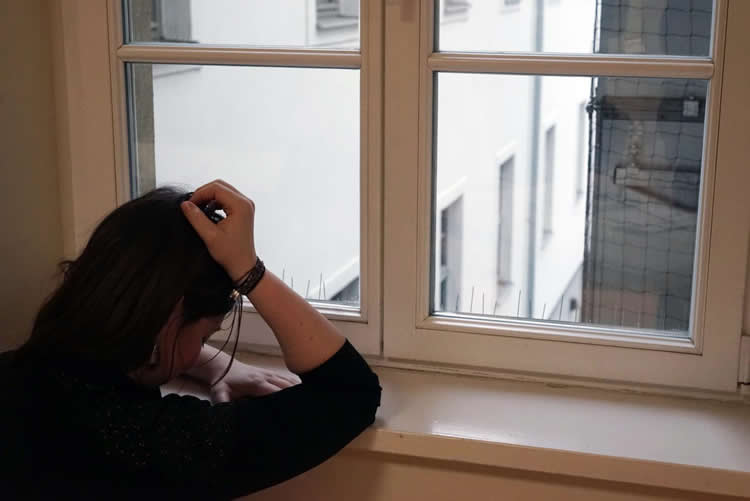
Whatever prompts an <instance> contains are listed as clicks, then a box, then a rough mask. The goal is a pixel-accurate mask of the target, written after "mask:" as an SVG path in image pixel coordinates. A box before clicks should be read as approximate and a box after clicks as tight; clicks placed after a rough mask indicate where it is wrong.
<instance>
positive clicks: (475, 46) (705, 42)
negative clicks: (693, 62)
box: [435, 0, 713, 57]
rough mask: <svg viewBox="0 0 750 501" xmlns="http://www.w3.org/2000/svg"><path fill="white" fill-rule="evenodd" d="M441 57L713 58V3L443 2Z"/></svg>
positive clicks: (595, 0)
mask: <svg viewBox="0 0 750 501" xmlns="http://www.w3.org/2000/svg"><path fill="white" fill-rule="evenodd" d="M435 6H436V9H437V11H436V12H437V15H436V19H437V30H438V31H437V32H438V37H437V43H438V47H439V50H441V51H466V52H551V53H573V54H591V53H599V54H651V55H670V56H702V57H707V56H708V55H709V54H710V52H709V50H710V46H711V25H712V16H713V10H712V8H713V0H659V1H650V0H649V1H645V0H496V1H481V0H471V1H469V0H436V3H435Z"/></svg>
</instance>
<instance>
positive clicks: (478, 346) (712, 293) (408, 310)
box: [383, 0, 750, 393]
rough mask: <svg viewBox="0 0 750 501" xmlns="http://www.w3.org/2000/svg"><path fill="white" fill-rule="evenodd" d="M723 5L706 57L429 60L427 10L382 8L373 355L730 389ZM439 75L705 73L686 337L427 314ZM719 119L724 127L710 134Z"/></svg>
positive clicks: (743, 202) (722, 1) (742, 256)
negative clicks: (379, 290) (381, 181)
mask: <svg viewBox="0 0 750 501" xmlns="http://www.w3.org/2000/svg"><path fill="white" fill-rule="evenodd" d="M728 7H729V2H728V1H726V0H717V1H716V6H715V9H716V10H715V16H714V18H715V19H714V33H715V36H714V37H715V38H714V43H713V44H712V47H713V49H712V50H713V52H712V56H711V57H710V58H695V59H693V58H690V59H687V58H669V57H651V56H647V57H632V56H630V57H629V56H619V55H611V56H610V55H581V56H561V55H556V54H532V55H529V54H519V55H513V54H497V55H490V54H472V53H441V52H433V47H434V40H435V38H434V22H433V20H434V18H433V16H434V14H435V12H434V9H433V2H432V1H430V0H420V2H418V3H417V2H393V3H388V4H387V5H386V12H385V23H386V29H387V32H388V36H387V37H386V40H385V42H386V48H385V51H386V56H387V57H389V59H388V68H389V70H390V71H389V72H387V73H386V94H385V101H384V102H385V117H386V120H385V154H384V158H385V187H384V192H385V193H387V194H388V201H389V203H388V204H386V205H385V207H384V209H385V219H384V225H385V226H384V227H385V234H386V235H387V236H388V238H387V239H386V240H385V241H384V244H385V246H384V270H385V282H384V283H385V287H384V333H383V335H384V348H385V352H384V354H385V356H386V357H389V358H392V359H399V360H413V361H418V362H420V363H424V364H428V365H429V364H450V365H451V366H465V367H479V368H483V369H485V370H491V371H496V373H497V372H499V373H500V374H505V375H506V376H510V377H524V376H523V375H526V376H527V377H529V378H533V377H537V376H541V377H542V378H545V377H547V378H552V379H556V380H560V379H563V380H570V381H578V382H581V381H587V380H592V379H594V380H599V381H606V382H611V383H612V384H615V385H617V384H626V385H636V386H641V387H642V386H644V385H646V386H654V387H671V388H676V389H680V390H688V391H690V390H700V391H715V392H729V393H736V392H737V381H738V356H739V342H740V333H741V328H742V310H743V294H742V291H743V289H744V277H745V269H746V266H747V251H748V245H747V239H740V238H738V237H737V236H738V235H747V234H748V229H749V228H750V218H749V217H748V215H749V214H750V204H749V203H748V201H747V198H746V197H745V195H743V194H742V190H739V189H738V188H737V184H741V185H745V186H747V185H748V179H749V176H748V174H747V172H746V169H745V170H744V171H743V167H742V162H741V161H740V160H739V159H742V158H744V156H745V155H743V154H742V153H741V150H742V141H743V140H742V139H741V138H740V137H739V135H738V134H736V133H735V132H734V131H731V130H728V129H729V128H731V126H730V125H729V124H730V123H731V122H730V121H731V120H736V118H732V116H731V114H732V113H733V109H732V107H734V109H736V108H737V102H736V101H735V102H734V104H733V105H731V106H729V105H727V102H728V99H727V95H726V94H727V88H723V87H724V82H723V76H724V70H725V67H724V56H725V54H724V51H723V48H724V45H725V42H726V38H725V37H726V27H727V18H728V14H727V11H728ZM733 36H734V37H735V39H734V40H732V42H733V43H737V44H741V40H740V38H741V37H746V36H747V35H745V34H744V32H743V33H740V32H739V30H738V31H737V32H733ZM735 57H737V56H736V55H735ZM731 62H732V64H743V63H742V62H741V61H740V60H735V59H733V60H732V61H731ZM438 71H456V72H481V73H513V74H538V75H576V76H587V75H600V76H616V75H617V76H632V77H681V78H702V79H708V78H711V85H710V90H709V92H710V94H709V100H710V108H709V113H708V118H707V123H706V133H705V145H704V159H703V160H704V171H703V172H704V173H703V185H704V186H703V189H702V192H701V193H702V194H701V212H700V215H699V234H700V237H699V246H698V249H697V256H696V257H697V266H696V272H695V280H694V282H695V285H694V293H693V302H694V306H693V312H694V313H693V319H692V322H693V327H694V328H693V331H694V333H695V335H694V338H693V339H686V340H683V339H665V338H664V337H661V336H659V335H658V333H657V332H656V331H655V332H653V333H643V332H637V331H626V330H622V329H613V328H602V327H589V326H574V325H571V326H565V325H560V324H552V323H545V322H541V321H540V322H537V321H514V320H506V321H503V322H497V321H490V320H485V319H483V318H480V317H472V316H468V315H463V316H450V315H445V314H441V315H439V316H437V315H432V314H431V313H430V310H429V305H430V302H429V299H430V289H429V285H430V280H429V278H430V277H429V269H430V259H431V249H430V241H431V235H430V227H431V224H430V216H431V204H432V193H431V189H432V185H433V183H432V175H433V173H432V155H433V152H434V146H433V144H432V141H433V132H432V119H433V82H434V80H433V77H434V72H438ZM732 83H733V82H732ZM731 93H732V99H738V100H742V101H743V102H747V99H748V98H747V96H745V95H744V94H743V93H742V92H741V91H739V89H737V88H735V87H732V89H731ZM720 122H721V123H722V124H725V126H722V127H721V130H722V135H721V137H719V135H718V130H719V123H720ZM719 146H721V148H719ZM734 155H737V156H734ZM738 180H744V181H743V182H738ZM415 193H416V194H418V200H417V203H416V204H415V203H414V194H415ZM717 194H721V196H718V195H717ZM739 211H741V214H742V215H739V214H740V212H739ZM738 240H739V241H738ZM729 291H732V292H729ZM519 374H520V375H521V376H519Z"/></svg>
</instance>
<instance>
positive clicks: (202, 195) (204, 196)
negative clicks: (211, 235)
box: [190, 181, 248, 215]
mask: <svg viewBox="0 0 750 501" xmlns="http://www.w3.org/2000/svg"><path fill="white" fill-rule="evenodd" d="M214 200H215V201H216V202H218V203H219V205H220V206H221V208H222V209H223V210H224V212H226V213H227V215H229V214H231V213H232V212H233V211H236V210H237V209H238V208H239V206H240V205H241V204H247V203H248V200H247V198H245V197H243V196H242V195H241V194H240V193H239V192H237V191H235V190H233V189H230V188H228V187H227V186H226V185H225V184H223V183H220V182H218V181H213V182H211V183H208V184H206V185H204V186H201V187H200V188H198V189H197V190H195V192H194V193H193V196H191V197H190V201H191V202H193V203H194V204H196V205H201V204H204V203H208V202H211V201H214Z"/></svg>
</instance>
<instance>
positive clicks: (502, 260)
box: [493, 157, 515, 313]
mask: <svg viewBox="0 0 750 501" xmlns="http://www.w3.org/2000/svg"><path fill="white" fill-rule="evenodd" d="M514 161H515V158H514V157H510V158H509V159H507V160H506V161H505V162H503V163H502V164H501V165H500V169H499V170H498V175H499V179H500V183H499V186H498V190H497V193H498V204H497V205H498V216H497V288H498V290H497V299H496V300H495V307H494V308H493V312H495V313H496V312H497V307H498V306H500V303H501V302H502V301H503V300H505V298H506V296H507V294H508V292H510V289H511V287H512V286H513V269H512V267H511V263H512V255H513V245H512V244H513V188H514V185H513V169H514Z"/></svg>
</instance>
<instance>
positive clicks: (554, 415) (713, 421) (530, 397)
mask: <svg viewBox="0 0 750 501" xmlns="http://www.w3.org/2000/svg"><path fill="white" fill-rule="evenodd" d="M240 358H241V359H242V360H243V361H246V362H248V363H251V364H254V365H258V366H262V367H267V368H281V367H282V365H281V361H280V359H278V358H275V357H265V356H258V355H250V354H246V353H243V354H242V355H240ZM376 372H377V373H378V375H379V376H380V380H381V385H382V386H383V398H382V405H381V407H380V409H379V411H378V416H377V420H376V422H375V425H374V426H373V427H372V428H370V429H369V430H367V431H365V432H364V433H363V434H362V435H361V436H360V437H359V438H357V439H356V440H355V441H354V442H352V444H350V445H349V447H348V448H349V449H350V450H354V451H362V452H378V453H386V454H393V455H397V456H408V457H413V458H424V459H430V460H438V461H447V462H460V463H468V464H476V465H482V466H487V467H495V468H511V469H515V470H525V471H530V472H539V473H548V474H556V475H565V476H572V477H578V478H589V479H596V480H604V481H615V482H625V483H631V484H637V485H643V486H652V487H663V488H671V489H681V490H687V491H695V492H703V493H710V494H724V495H735V496H742V495H746V494H747V493H748V492H750V406H748V405H743V404H740V403H724V402H716V401H707V400H690V399H681V398H675V397H661V396H646V395H636V394H626V393H619V392H614V391H604V390H596V389H581V388H570V387H555V386H552V385H544V384H538V383H523V382H513V381H501V380H491V379H480V378H476V377H469V376H456V375H447V374H431V373H421V372H415V371H407V370H400V369H390V368H376ZM182 392H183V393H191V391H190V389H186V388H182Z"/></svg>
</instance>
